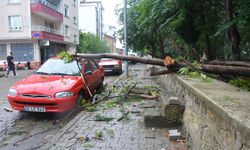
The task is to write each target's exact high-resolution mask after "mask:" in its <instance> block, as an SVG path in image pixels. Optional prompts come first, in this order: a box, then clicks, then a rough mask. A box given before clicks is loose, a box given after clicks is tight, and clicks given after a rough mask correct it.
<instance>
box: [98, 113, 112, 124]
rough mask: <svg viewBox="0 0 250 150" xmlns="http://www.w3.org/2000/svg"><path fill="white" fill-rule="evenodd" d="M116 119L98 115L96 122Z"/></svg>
mask: <svg viewBox="0 0 250 150" xmlns="http://www.w3.org/2000/svg"><path fill="white" fill-rule="evenodd" d="M113 119H114V118H113V117H107V116H103V115H101V114H97V115H96V116H95V121H107V122H108V121H111V120H113Z"/></svg>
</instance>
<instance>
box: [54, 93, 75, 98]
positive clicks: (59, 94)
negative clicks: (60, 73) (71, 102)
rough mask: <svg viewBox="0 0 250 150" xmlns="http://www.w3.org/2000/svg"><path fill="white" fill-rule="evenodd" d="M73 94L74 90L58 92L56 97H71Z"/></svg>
mask: <svg viewBox="0 0 250 150" xmlns="http://www.w3.org/2000/svg"><path fill="white" fill-rule="evenodd" d="M73 95H74V93H73V92H58V93H56V95H55V97H56V98H64V97H71V96H73Z"/></svg>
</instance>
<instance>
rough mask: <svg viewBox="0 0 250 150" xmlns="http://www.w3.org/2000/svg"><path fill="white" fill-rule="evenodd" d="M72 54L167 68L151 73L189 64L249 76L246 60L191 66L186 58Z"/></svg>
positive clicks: (173, 69) (227, 73)
mask: <svg viewBox="0 0 250 150" xmlns="http://www.w3.org/2000/svg"><path fill="white" fill-rule="evenodd" d="M72 55H77V57H80V58H88V59H101V58H113V59H119V60H124V61H133V62H138V63H143V64H151V65H158V66H164V67H166V68H167V69H168V70H165V71H162V72H158V73H153V74H152V75H157V74H164V73H172V72H177V71H178V70H179V69H180V68H182V67H186V66H189V67H191V68H192V69H194V70H196V71H200V72H206V73H213V74H225V75H234V76H248V77H250V67H248V64H249V63H247V62H237V63H236V62H235V61H234V62H232V63H230V62H224V64H225V65H218V63H217V64H216V65H215V64H203V65H202V66H201V68H196V67H195V66H193V65H192V64H191V63H190V62H188V61H186V60H184V62H175V63H174V65H170V66H166V65H165V64H164V60H161V59H153V58H144V57H136V56H126V55H116V54H82V53H77V54H72ZM220 63H221V64H223V62H222V61H220ZM230 64H231V65H230ZM236 64H241V65H236Z"/></svg>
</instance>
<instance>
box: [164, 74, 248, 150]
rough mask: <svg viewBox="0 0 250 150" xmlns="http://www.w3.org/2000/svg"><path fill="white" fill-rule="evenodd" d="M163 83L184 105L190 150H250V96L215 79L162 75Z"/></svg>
mask: <svg viewBox="0 0 250 150" xmlns="http://www.w3.org/2000/svg"><path fill="white" fill-rule="evenodd" d="M160 82H161V83H163V85H164V87H165V88H166V91H167V92H168V93H172V94H174V95H175V96H178V98H179V99H180V100H181V103H183V104H184V105H185V111H184V116H183V129H184V130H183V131H184V134H185V136H186V142H187V149H190V150H249V149H250V105H249V103H250V92H247V91H244V90H240V89H238V88H236V87H233V86H231V85H228V84H226V83H223V82H220V81H217V80H212V79H211V81H209V82H207V81H202V80H201V79H190V78H187V77H183V76H176V75H163V76H161V77H160Z"/></svg>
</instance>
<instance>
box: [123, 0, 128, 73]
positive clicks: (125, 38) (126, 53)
mask: <svg viewBox="0 0 250 150" xmlns="http://www.w3.org/2000/svg"><path fill="white" fill-rule="evenodd" d="M127 33H128V28H127V0H124V51H123V54H124V55H128V35H127ZM125 77H128V62H127V61H125Z"/></svg>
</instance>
